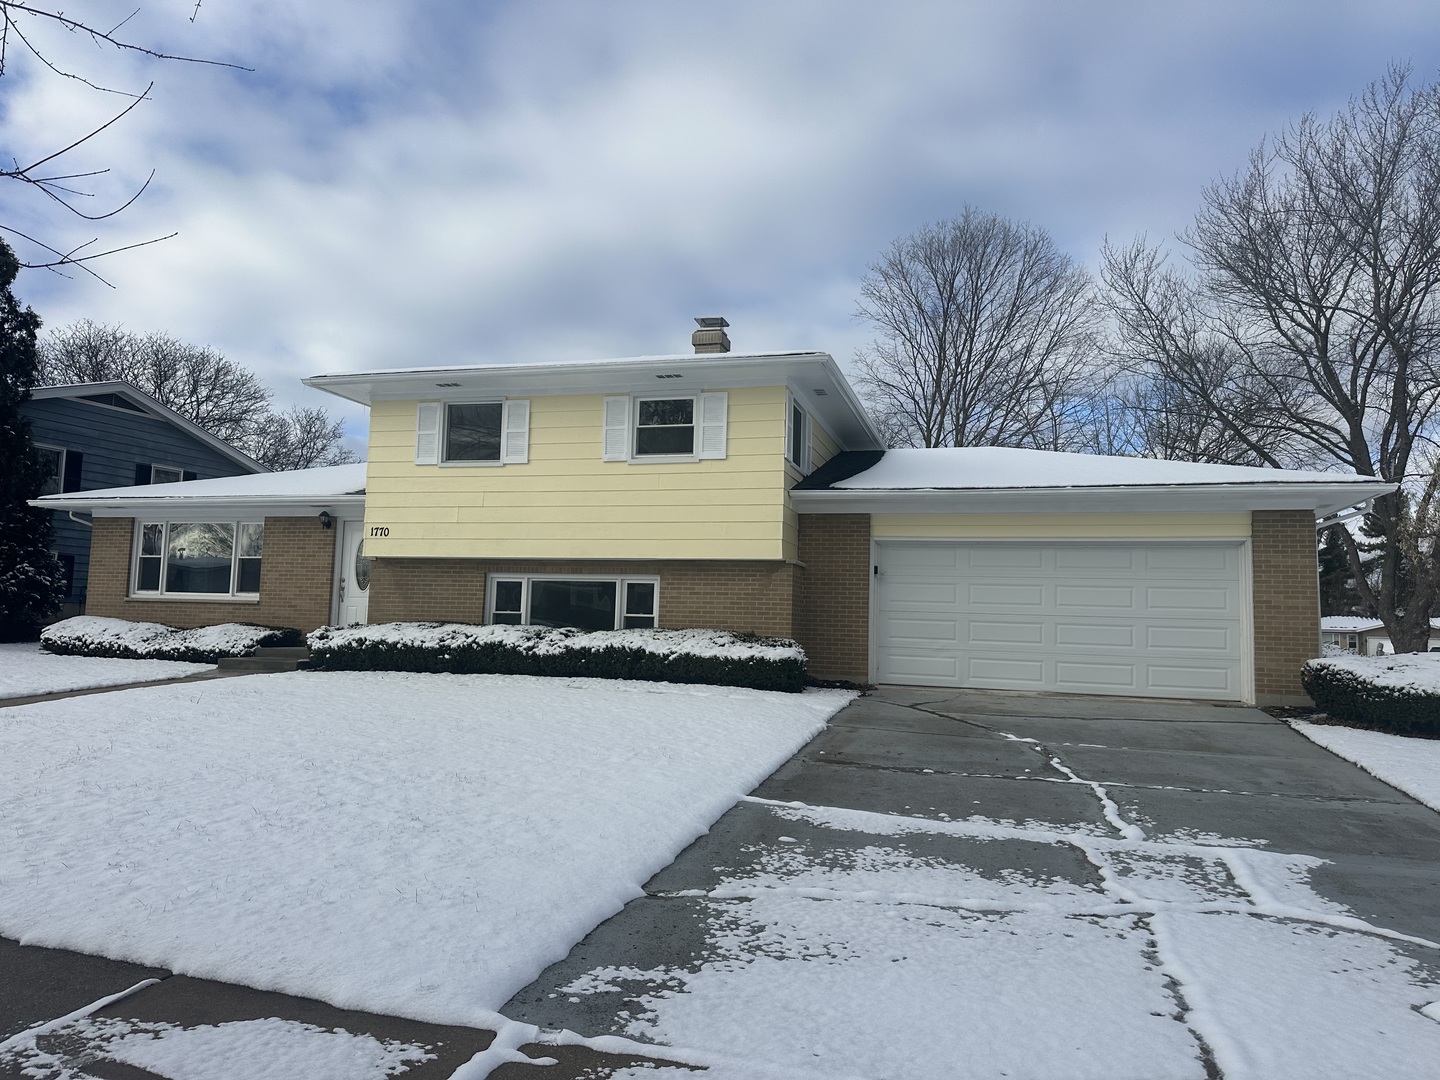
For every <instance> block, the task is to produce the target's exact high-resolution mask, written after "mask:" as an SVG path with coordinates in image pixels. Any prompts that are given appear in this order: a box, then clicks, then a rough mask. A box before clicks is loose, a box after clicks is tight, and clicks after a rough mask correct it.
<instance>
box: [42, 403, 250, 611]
mask: <svg viewBox="0 0 1440 1080" xmlns="http://www.w3.org/2000/svg"><path fill="white" fill-rule="evenodd" d="M20 412H21V415H23V416H24V417H25V418H26V419H28V420H29V421H30V433H31V437H32V438H33V440H34V442H35V445H36V447H37V449H38V450H39V451H40V454H41V457H42V458H43V460H44V461H45V462H46V463H47V464H48V465H49V468H50V480H49V483H48V484H47V486H46V488H45V492H44V493H45V494H46V495H55V494H61V493H66V492H81V491H92V490H96V489H99V488H112V487H119V486H122V485H124V486H129V485H134V484H146V485H149V484H170V483H177V482H180V481H183V480H197V479H205V478H209V477H218V476H236V475H239V474H245V473H261V472H267V471H269V470H267V469H266V468H265V466H263V465H261V464H260V463H259V462H258V461H256V460H254V459H253V458H251V457H248V456H247V455H245V454H242V453H241V452H240V451H239V450H237V449H235V447H233V446H231V445H230V444H229V443H226V442H223V441H222V440H220V439H217V438H216V437H215V436H214V435H211V434H210V433H209V432H208V431H206V430H205V429H204V428H202V427H200V426H199V425H197V424H195V423H192V422H191V421H189V420H187V419H185V417H183V416H181V415H180V414H179V413H177V412H175V411H174V410H173V409H169V408H166V407H165V406H164V405H161V404H160V403H159V402H158V401H156V400H155V399H154V398H152V397H151V396H150V395H149V394H146V393H144V392H143V391H141V390H139V389H137V388H136V387H134V386H132V385H130V384H129V383H126V382H104V383H80V384H76V385H70V386H42V387H38V388H36V389H35V390H34V391H33V392H32V393H31V396H30V400H29V401H27V402H25V404H24V405H22V406H20ZM52 516H53V519H54V523H55V542H54V551H55V553H56V554H57V555H58V556H59V557H60V562H61V564H62V565H63V566H64V567H65V574H66V578H67V581H68V585H67V588H66V597H65V608H64V613H65V614H67V615H74V614H78V613H80V612H82V611H84V610H85V600H86V594H87V591H88V585H89V573H90V540H91V532H90V522H89V520H88V519H86V518H84V517H82V516H79V515H76V514H73V513H65V512H61V511H58V510H57V511H55V513H54V514H53V515H52Z"/></svg>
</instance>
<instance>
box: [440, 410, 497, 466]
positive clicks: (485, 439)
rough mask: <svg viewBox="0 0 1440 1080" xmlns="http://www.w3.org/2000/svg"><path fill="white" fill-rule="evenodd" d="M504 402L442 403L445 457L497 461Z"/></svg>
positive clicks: (459, 459)
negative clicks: (443, 405)
mask: <svg viewBox="0 0 1440 1080" xmlns="http://www.w3.org/2000/svg"><path fill="white" fill-rule="evenodd" d="M504 412H505V406H504V404H503V403H501V402H499V401H493V402H486V403H484V404H478V405H446V406H445V456H444V460H445V461H499V460H500V436H501V429H502V426H503V414H504Z"/></svg>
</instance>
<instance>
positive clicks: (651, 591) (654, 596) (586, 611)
mask: <svg viewBox="0 0 1440 1080" xmlns="http://www.w3.org/2000/svg"><path fill="white" fill-rule="evenodd" d="M659 592H660V583H659V582H658V581H657V580H655V579H653V578H639V579H637V578H594V577H546V576H541V575H523V576H516V577H495V578H492V579H491V585H490V622H492V623H500V624H508V625H512V626H573V627H577V628H579V629H581V630H619V629H622V628H624V629H633V628H637V627H653V626H655V625H656V624H657V619H658V607H657V601H658V598H659Z"/></svg>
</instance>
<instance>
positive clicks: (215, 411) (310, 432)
mask: <svg viewBox="0 0 1440 1080" xmlns="http://www.w3.org/2000/svg"><path fill="white" fill-rule="evenodd" d="M39 360H40V365H39V374H40V382H41V383H42V384H43V385H50V386H54V385H60V384H67V383H91V382H109V381H111V380H116V379H118V380H122V381H124V382H128V383H130V384H132V385H133V386H136V387H139V388H140V389H141V390H143V391H145V393H147V394H149V395H150V396H151V397H153V398H154V399H155V400H156V401H158V402H160V404H162V405H165V406H167V407H168V408H171V409H174V410H175V411H176V412H177V413H179V414H180V415H181V416H183V417H185V418H186V419H187V420H193V421H194V422H195V423H197V424H199V425H200V426H201V427H203V428H204V429H205V430H206V431H208V432H210V433H211V434H212V435H215V436H216V437H217V438H220V439H224V440H225V441H226V442H228V443H230V444H231V445H233V446H235V447H237V448H239V449H240V450H242V451H244V452H245V453H247V454H249V455H250V456H251V457H253V458H255V460H257V461H259V462H262V463H263V464H265V465H268V466H269V467H270V468H272V469H308V468H311V467H313V466H316V465H340V464H344V463H345V462H348V461H353V460H355V457H354V455H353V454H352V453H351V452H350V451H349V450H347V449H346V448H345V447H344V445H343V441H342V440H343V438H344V431H343V426H342V424H341V422H340V421H338V420H335V419H334V418H333V417H331V416H330V415H329V414H328V413H327V412H326V411H325V410H324V409H318V408H300V407H295V408H292V409H290V410H289V411H288V412H284V413H276V412H273V411H272V410H271V408H270V400H271V394H270V391H269V390H268V389H267V388H266V387H265V385H264V384H263V383H262V382H261V381H260V380H259V378H258V377H257V376H256V375H255V373H254V372H253V371H250V370H249V369H248V368H246V367H243V366H242V365H240V364H237V363H235V362H234V361H233V360H227V359H226V358H225V357H224V356H223V355H222V354H221V353H220V352H218V351H217V350H215V349H211V348H208V347H206V346H201V345H191V344H188V343H187V342H183V341H180V340H179V339H178V338H175V337H173V336H172V335H170V334H161V333H150V334H137V333H134V332H132V331H129V330H125V329H124V328H122V327H119V326H106V325H104V324H102V323H96V322H92V321H91V320H89V319H82V320H81V321H80V322H77V323H73V324H71V325H70V326H67V327H63V328H61V329H58V330H52V331H50V332H49V333H48V334H47V335H46V336H45V338H44V339H43V340H42V341H41V342H40V346H39Z"/></svg>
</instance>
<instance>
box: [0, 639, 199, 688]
mask: <svg viewBox="0 0 1440 1080" xmlns="http://www.w3.org/2000/svg"><path fill="white" fill-rule="evenodd" d="M214 666H215V665H214V664H182V663H180V662H178V661H175V660H109V659H105V658H102V657H98V656H52V655H51V654H50V653H42V652H41V651H40V645H39V643H38V642H31V643H24V644H19V645H0V700H3V699H5V698H17V697H30V696H31V695H34V694H53V693H57V692H59V691H61V690H90V689H93V688H94V687H97V686H120V685H122V684H124V683H134V682H150V681H154V680H159V679H179V678H182V677H184V676H186V675H194V674H196V673H197V672H201V671H209V670H210V669H211V668H213V667H214Z"/></svg>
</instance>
